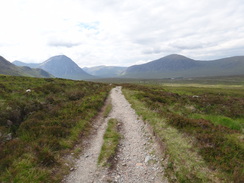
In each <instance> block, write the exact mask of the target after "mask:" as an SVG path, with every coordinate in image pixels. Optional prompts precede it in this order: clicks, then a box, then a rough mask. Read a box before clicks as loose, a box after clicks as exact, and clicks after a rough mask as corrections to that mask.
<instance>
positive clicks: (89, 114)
mask: <svg viewBox="0 0 244 183" xmlns="http://www.w3.org/2000/svg"><path fill="white" fill-rule="evenodd" d="M110 89H111V86H109V85H107V84H102V83H92V82H85V81H72V80H65V79H54V78H29V77H17V76H5V75H0V182H60V180H62V176H63V175H62V174H64V173H65V171H69V167H68V166H66V165H65V164H66V163H65V161H64V159H63V158H62V157H63V156H64V155H65V154H66V153H67V152H69V150H70V149H72V148H73V147H74V146H75V144H76V143H77V142H78V141H80V140H82V137H85V136H86V135H87V134H89V131H90V129H91V128H92V120H93V118H94V117H95V116H96V115H97V113H98V112H99V111H100V109H101V108H102V106H103V105H104V101H105V99H106V98H107V96H108V94H109V91H110ZM66 173H67V172H66Z"/></svg>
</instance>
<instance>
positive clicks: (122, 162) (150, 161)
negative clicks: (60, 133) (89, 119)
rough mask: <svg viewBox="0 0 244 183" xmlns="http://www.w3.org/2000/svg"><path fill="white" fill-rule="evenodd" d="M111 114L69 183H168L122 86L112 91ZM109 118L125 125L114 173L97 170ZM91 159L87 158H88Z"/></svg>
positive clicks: (156, 152) (151, 140)
mask: <svg viewBox="0 0 244 183" xmlns="http://www.w3.org/2000/svg"><path fill="white" fill-rule="evenodd" d="M110 97H111V102H112V106H113V108H112V111H111V112H110V114H109V116H108V118H107V119H106V120H105V123H104V124H103V125H102V126H100V128H99V129H98V133H97V135H95V136H94V137H93V138H92V139H91V140H90V143H91V146H90V148H88V149H86V150H85V152H84V154H83V155H82V156H81V157H80V159H79V160H78V162H77V169H76V170H75V171H73V172H71V174H70V175H69V176H68V178H67V180H66V182H67V183H69V182H70V183H71V182H72V183H73V182H84V183H89V182H94V183H99V182H119V183H137V182H138V183H144V182H145V183H149V182H154V183H161V182H162V183H164V182H165V183H166V182H168V181H167V178H166V177H164V169H163V167H162V166H161V163H160V162H161V161H160V155H159V154H160V153H159V151H158V148H157V145H156V143H154V141H153V138H152V136H151V135H150V134H149V132H148V128H147V126H146V125H145V124H144V122H143V121H142V120H140V119H139V117H138V116H137V115H136V114H135V111H134V110H133V109H132V108H131V106H130V104H129V102H128V101H127V100H126V99H125V97H124V95H123V94H122V91H121V87H116V88H114V89H112V91H111V94H110ZM109 118H116V119H117V120H118V121H119V122H120V123H122V130H121V133H122V135H123V138H122V140H121V141H120V145H119V148H118V152H117V155H116V157H114V158H115V159H116V161H117V164H116V165H115V167H114V169H113V170H109V171H107V170H102V169H101V168H97V157H98V155H99V152H100V149H101V146H102V143H103V142H102V138H103V134H104V131H105V128H106V123H107V121H108V119H109ZM90 154H92V156H90ZM87 156H88V157H87Z"/></svg>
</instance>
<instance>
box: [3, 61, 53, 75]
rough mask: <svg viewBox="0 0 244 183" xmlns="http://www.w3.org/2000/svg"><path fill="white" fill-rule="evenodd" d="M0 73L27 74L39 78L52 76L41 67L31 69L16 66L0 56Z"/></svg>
mask: <svg viewBox="0 0 244 183" xmlns="http://www.w3.org/2000/svg"><path fill="white" fill-rule="evenodd" d="M0 74H5V75H13V76H29V77H39V78H50V77H53V76H52V75H51V74H49V73H48V72H46V71H44V70H42V69H33V68H30V67H26V66H24V67H18V66H16V65H14V64H12V63H10V62H9V61H7V60H6V59H5V58H3V57H1V56H0Z"/></svg>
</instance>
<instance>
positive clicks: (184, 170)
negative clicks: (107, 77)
mask: <svg viewBox="0 0 244 183" xmlns="http://www.w3.org/2000/svg"><path fill="white" fill-rule="evenodd" d="M123 93H124V94H125V97H126V99H127V100H128V101H129V102H130V103H131V104H132V107H133V108H134V109H135V110H136V112H137V113H138V115H140V116H142V117H143V120H145V121H146V122H148V123H149V124H150V125H151V126H152V128H153V130H154V132H155V134H156V135H157V137H158V138H159V139H160V140H161V142H162V143H164V144H165V145H166V146H165V150H166V151H165V158H168V160H167V161H168V162H167V164H166V173H167V176H168V178H169V179H170V181H171V182H175V181H176V180H175V179H174V177H176V179H177V181H179V182H201V181H202V182H211V181H212V182H215V179H216V175H215V172H211V171H209V170H208V168H207V165H206V163H205V162H204V160H203V159H202V158H201V157H200V156H199V155H198V153H197V150H196V149H195V148H194V145H193V144H192V143H190V142H191V141H192V139H191V138H189V137H186V136H185V135H184V134H182V133H180V132H179V131H178V130H177V129H175V128H173V127H171V126H170V125H168V124H167V122H166V121H167V119H166V118H162V117H161V116H160V115H158V114H157V113H156V112H155V111H152V110H150V109H148V107H147V106H146V105H145V104H144V103H143V102H141V101H139V100H137V99H136V98H135V97H134V96H135V95H136V93H137V92H135V91H131V90H125V89H123Z"/></svg>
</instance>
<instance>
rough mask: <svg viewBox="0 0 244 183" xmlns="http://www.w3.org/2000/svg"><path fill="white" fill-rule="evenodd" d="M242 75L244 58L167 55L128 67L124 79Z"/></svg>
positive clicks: (123, 75) (123, 74)
mask: <svg viewBox="0 0 244 183" xmlns="http://www.w3.org/2000/svg"><path fill="white" fill-rule="evenodd" d="M243 74H244V56H236V57H229V58H224V59H218V60H212V61H198V60H193V59H190V58H187V57H185V56H182V55H176V54H173V55H169V56H166V57H163V58H160V59H158V60H154V61H151V62H148V63H146V64H141V65H134V66H131V67H128V68H127V69H126V71H125V72H123V73H122V77H126V78H175V77H206V76H230V75H243Z"/></svg>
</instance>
